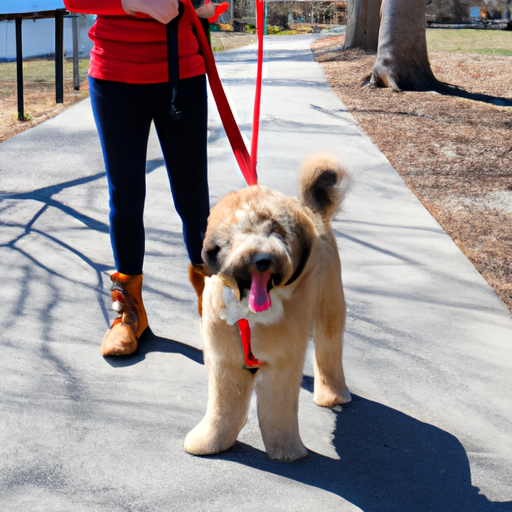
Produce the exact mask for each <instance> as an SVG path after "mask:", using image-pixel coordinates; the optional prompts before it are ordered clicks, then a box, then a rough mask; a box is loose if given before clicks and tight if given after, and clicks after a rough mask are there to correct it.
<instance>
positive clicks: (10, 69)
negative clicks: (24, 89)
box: [0, 58, 89, 94]
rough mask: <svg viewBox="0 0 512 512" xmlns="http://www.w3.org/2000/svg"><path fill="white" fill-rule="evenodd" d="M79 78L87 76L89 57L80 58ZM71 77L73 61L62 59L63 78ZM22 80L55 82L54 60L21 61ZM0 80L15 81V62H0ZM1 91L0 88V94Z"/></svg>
mask: <svg viewBox="0 0 512 512" xmlns="http://www.w3.org/2000/svg"><path fill="white" fill-rule="evenodd" d="M79 62H80V79H81V80H84V79H85V78H86V76H87V69H88V67H89V59H80V61H79ZM72 79H73V61H72V60H64V80H72ZM23 80H24V82H34V83H42V84H49V83H54V82H55V60H54V59H53V58H52V59H28V60H25V61H23ZM0 82H16V62H1V63H0ZM2 92H3V91H1V90H0V94H2Z"/></svg>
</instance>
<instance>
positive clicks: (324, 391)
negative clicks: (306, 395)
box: [313, 382, 352, 408]
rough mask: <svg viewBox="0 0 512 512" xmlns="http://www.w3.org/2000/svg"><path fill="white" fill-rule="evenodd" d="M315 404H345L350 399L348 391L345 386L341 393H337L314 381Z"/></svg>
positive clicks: (321, 405) (332, 405)
mask: <svg viewBox="0 0 512 512" xmlns="http://www.w3.org/2000/svg"><path fill="white" fill-rule="evenodd" d="M313 400H314V401H315V404H316V405H318V406H320V407H331V408H332V407H335V406H336V405H341V404H346V403H348V402H350V401H351V400H352V397H351V396H350V391H349V390H348V388H347V387H346V386H345V388H344V389H343V391H342V392H341V393H339V392H338V393H337V392H336V390H334V389H332V388H331V387H330V386H327V385H317V384H316V382H315V391H314V395H313Z"/></svg>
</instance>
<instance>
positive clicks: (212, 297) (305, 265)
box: [184, 154, 350, 461]
mask: <svg viewBox="0 0 512 512" xmlns="http://www.w3.org/2000/svg"><path fill="white" fill-rule="evenodd" d="M348 181H349V180H348V176H347V174H346V173H345V171H344V170H343V168H342V167H341V165H340V164H339V163H338V162H337V160H336V159H335V157H333V156H331V155H326V154H315V155H311V156H310V157H308V158H307V159H306V161H305V162H304V164H303V167H302V170H301V172H300V176H299V200H297V199H296V198H291V197H286V196H284V195H283V194H281V193H280V192H276V191H273V190H270V189H269V188H268V187H265V186H251V187H247V188H245V189H242V190H239V191H237V192H231V193H229V194H227V195H226V196H225V197H224V198H223V199H222V200H221V201H220V202H219V203H218V205H217V206H215V208H213V209H212V212H211V214H210V218H209V220H208V229H207V232H206V237H205V241H204V245H203V260H204V262H205V266H206V272H207V273H208V274H209V275H211V277H209V278H207V279H206V286H205V289H204V294H203V320H202V331H203V340H204V358H205V363H206V367H207V370H208V378H209V398H208V406H207V411H206V415H205V417H204V419H203V420H202V421H201V422H200V423H199V425H197V426H196V427H195V428H194V429H193V430H192V431H191V432H190V433H189V434H188V436H187V437H186V439H185V444H184V447H185V450H186V451H187V452H189V453H192V454H196V455H208V454H214V453H218V452H221V451H223V450H226V449H228V448H229V447H231V446H232V445H233V444H234V442H235V441H236V438H237V436H238V433H239V432H240V430H241V429H242V427H243V425H244V424H245V422H246V419H247V411H248V408H249V401H250V397H251V394H252V391H253V389H255V390H256V395H257V410H258V418H259V424H260V429H261V434H262V437H263V442H264V444H265V448H266V450H267V453H268V455H269V457H271V458H272V459H277V460H281V461H294V460H297V459H300V458H302V457H305V456H306V455H307V450H306V448H305V446H304V444H303V443H302V441H301V439H300V436H299V427H298V401H299V391H300V385H301V380H302V370H303V365H304V359H305V353H306V348H307V342H308V339H309V338H310V337H311V336H314V341H315V364H314V371H315V384H314V400H315V402H316V403H317V404H318V405H320V406H323V407H333V406H335V405H338V404H342V403H345V402H349V401H350V393H349V391H348V389H347V387H346V384H345V376H344V373H343V366H342V340H343V330H344V326H345V309H346V308H345V299H344V295H343V287H342V282H341V264H340V258H339V254H338V248H337V245H336V240H335V238H334V236H333V234H332V231H331V227H330V219H331V217H332V215H333V214H334V213H335V212H336V211H337V210H338V208H339V206H340V204H341V202H342V200H343V197H344V194H345V191H346V189H347V183H348ZM267 267H268V268H267ZM265 272H266V274H265V275H266V276H267V277H266V278H263V277H262V275H263V274H264V273H265ZM268 276H270V278H269V279H268V282H267V281H266V279H267V278H268ZM254 279H263V281H259V282H260V283H261V282H263V286H265V284H266V288H267V289H269V290H270V292H269V295H270V300H271V306H270V308H268V309H267V310H265V311H261V312H258V313H255V312H254V310H253V309H251V307H253V306H251V307H250V306H249V304H250V302H249V299H248V295H249V290H251V293H252V290H253V289H256V290H257V286H256V288H251V282H252V280H254ZM262 294H263V295H264V297H266V295H265V293H264V292H262ZM262 300H263V302H265V300H264V298H263V299H262ZM252 304H254V303H252ZM267 305H268V304H267ZM265 307H266V306H265ZM256 309H258V308H256ZM240 318H246V319H248V320H249V323H250V325H251V329H252V352H253V353H254V356H255V357H256V358H258V359H259V360H260V361H263V362H264V363H265V364H264V365H263V366H261V367H260V369H259V370H258V371H257V372H256V373H255V374H252V373H251V372H250V371H248V370H246V369H243V367H242V366H243V358H242V352H241V348H240V337H239V332H238V327H237V324H236V322H237V320H239V319H240Z"/></svg>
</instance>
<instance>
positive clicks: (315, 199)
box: [299, 152, 351, 222]
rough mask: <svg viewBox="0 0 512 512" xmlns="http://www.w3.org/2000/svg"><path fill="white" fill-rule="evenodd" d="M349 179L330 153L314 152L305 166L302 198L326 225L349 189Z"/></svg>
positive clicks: (301, 184) (300, 185)
mask: <svg viewBox="0 0 512 512" xmlns="http://www.w3.org/2000/svg"><path fill="white" fill-rule="evenodd" d="M350 181H351V180H350V176H349V175H348V173H347V172H346V171H345V169H344V168H343V167H342V165H341V164H340V162H339V160H338V158H337V157H336V156H335V155H333V154H331V153H323V152H322V153H313V154H311V155H309V156H307V157H306V158H305V160H304V162H303V163H302V166H301V169H300V173H299V199H300V200H301V201H302V202H303V203H304V204H305V205H306V206H307V207H308V208H310V209H311V210H313V212H315V213H318V214H319V215H321V216H322V219H323V221H324V222H327V221H328V220H329V219H330V218H331V217H332V216H333V215H334V214H335V213H336V211H337V210H338V208H339V207H340V205H341V203H342V202H343V199H344V198H345V195H346V193H347V191H348V189H349V188H350Z"/></svg>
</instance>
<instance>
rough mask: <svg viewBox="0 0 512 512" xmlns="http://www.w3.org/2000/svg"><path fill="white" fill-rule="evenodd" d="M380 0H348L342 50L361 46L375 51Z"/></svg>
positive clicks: (377, 37) (368, 50)
mask: <svg viewBox="0 0 512 512" xmlns="http://www.w3.org/2000/svg"><path fill="white" fill-rule="evenodd" d="M381 1H382V0H348V5H347V30H346V33H345V44H344V45H343V49H344V50H349V49H351V48H362V49H363V50H366V51H367V52H376V51H377V43H378V40H379V23H380V16H379V12H380V4H381Z"/></svg>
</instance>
